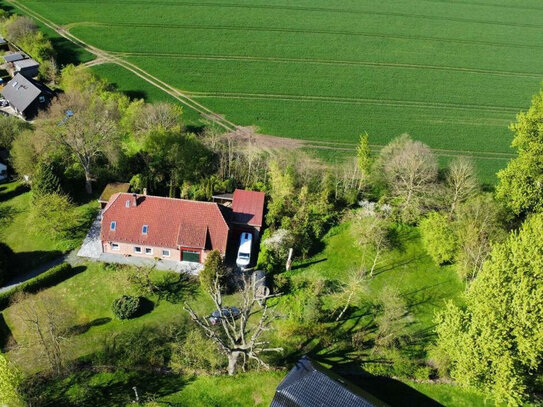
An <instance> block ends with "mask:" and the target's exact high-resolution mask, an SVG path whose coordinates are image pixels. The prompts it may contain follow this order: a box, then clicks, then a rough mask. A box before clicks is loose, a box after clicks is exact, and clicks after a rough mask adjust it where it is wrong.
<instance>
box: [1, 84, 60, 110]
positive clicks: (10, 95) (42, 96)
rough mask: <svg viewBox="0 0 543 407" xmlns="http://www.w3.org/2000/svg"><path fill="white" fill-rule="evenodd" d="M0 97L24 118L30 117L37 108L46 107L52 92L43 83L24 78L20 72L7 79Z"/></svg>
mask: <svg viewBox="0 0 543 407" xmlns="http://www.w3.org/2000/svg"><path fill="white" fill-rule="evenodd" d="M1 94H2V97H3V98H4V99H6V100H7V102H8V103H9V105H10V106H11V107H12V108H13V109H14V110H15V112H16V113H17V114H18V115H20V116H21V117H23V118H24V119H32V118H33V117H34V116H36V114H37V113H38V110H39V109H43V108H46V107H47V105H48V103H49V101H50V100H51V98H52V97H53V95H54V94H53V92H52V91H51V90H50V89H49V88H48V87H47V86H45V85H44V84H42V83H40V82H38V81H34V80H32V79H28V78H25V77H24V76H23V75H21V74H17V75H15V77H14V78H13V79H12V80H11V81H9V82H8V83H7V84H6V86H4V88H3V89H2V92H1Z"/></svg>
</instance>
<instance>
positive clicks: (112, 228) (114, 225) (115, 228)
mask: <svg viewBox="0 0 543 407" xmlns="http://www.w3.org/2000/svg"><path fill="white" fill-rule="evenodd" d="M109 230H111V231H113V232H115V230H117V222H116V221H114V220H112V221H111V223H110V224H109Z"/></svg>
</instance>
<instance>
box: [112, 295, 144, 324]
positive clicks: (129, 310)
mask: <svg viewBox="0 0 543 407" xmlns="http://www.w3.org/2000/svg"><path fill="white" fill-rule="evenodd" d="M139 308H140V297H134V296H132V295H123V296H122V297H121V298H117V299H116V300H115V301H113V305H112V310H113V314H115V316H116V317H117V318H119V319H130V318H132V317H134V316H136V314H137V312H138V311H139Z"/></svg>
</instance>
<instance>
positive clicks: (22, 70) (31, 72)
mask: <svg viewBox="0 0 543 407" xmlns="http://www.w3.org/2000/svg"><path fill="white" fill-rule="evenodd" d="M39 69H40V64H39V63H38V62H37V61H35V60H33V59H32V58H28V59H21V60H18V61H14V62H13V75H14V76H15V75H16V74H18V73H19V74H21V75H23V76H24V77H25V78H35V77H36V76H38V73H39Z"/></svg>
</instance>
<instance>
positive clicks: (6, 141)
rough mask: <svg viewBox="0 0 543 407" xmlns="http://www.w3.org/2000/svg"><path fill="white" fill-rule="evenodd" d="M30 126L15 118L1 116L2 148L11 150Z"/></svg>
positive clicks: (0, 135)
mask: <svg viewBox="0 0 543 407" xmlns="http://www.w3.org/2000/svg"><path fill="white" fill-rule="evenodd" d="M29 127H30V126H29V124H28V123H26V122H25V121H23V120H20V119H18V118H17V117H14V116H4V115H0V148H6V149H8V150H9V149H10V148H11V144H12V143H13V140H15V138H16V137H17V136H18V135H19V133H21V132H22V131H23V130H26V129H28V128H29Z"/></svg>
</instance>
